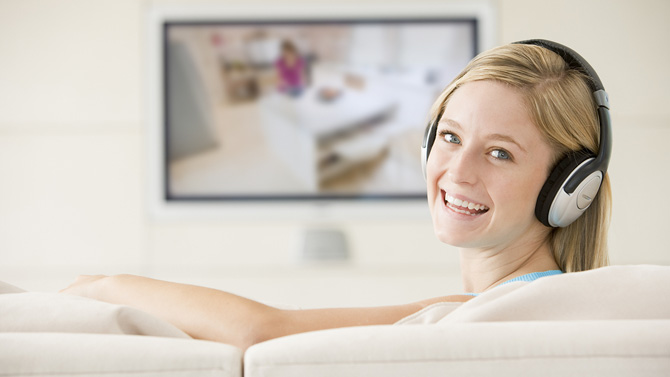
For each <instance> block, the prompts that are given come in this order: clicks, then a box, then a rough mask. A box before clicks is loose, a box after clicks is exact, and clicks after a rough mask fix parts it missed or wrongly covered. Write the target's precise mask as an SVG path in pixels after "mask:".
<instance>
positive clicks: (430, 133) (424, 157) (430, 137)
mask: <svg viewBox="0 0 670 377" xmlns="http://www.w3.org/2000/svg"><path fill="white" fill-rule="evenodd" d="M439 119H440V118H439V117H438V118H437V119H435V120H433V121H431V122H430V123H428V126H426V131H425V132H424V134H423V143H422V144H421V170H422V171H423V179H428V177H427V175H426V165H427V164H428V156H429V155H430V150H431V149H432V148H433V143H434V142H435V135H436V134H437V123H438V122H439Z"/></svg>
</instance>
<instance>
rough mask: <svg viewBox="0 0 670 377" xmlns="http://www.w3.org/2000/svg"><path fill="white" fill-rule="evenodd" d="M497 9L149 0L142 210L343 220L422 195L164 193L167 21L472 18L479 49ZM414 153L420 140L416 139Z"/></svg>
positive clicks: (406, 212)
mask: <svg viewBox="0 0 670 377" xmlns="http://www.w3.org/2000/svg"><path fill="white" fill-rule="evenodd" d="M495 15H496V12H495V7H494V5H493V4H492V2H490V1H488V0H480V1H477V0H475V1H445V2H439V3H438V2H429V3H421V2H418V3H414V2H413V3H411V4H410V3H385V4H380V3H377V4H375V3H363V4H361V3H358V4H325V3H320V2H318V3H291V2H281V3H276V2H270V1H268V2H267V3H264V4H261V3H257V2H255V3H253V4H249V5H243V4H223V3H190V2H189V3H178V4H175V3H172V4H161V3H154V4H151V5H150V6H149V8H148V9H147V12H146V29H147V30H146V35H147V38H146V45H145V49H144V51H145V52H146V56H145V60H146V64H145V67H144V69H145V72H144V76H145V101H146V106H145V111H146V114H145V121H146V123H147V127H146V132H145V138H146V150H147V156H146V167H147V171H146V175H145V177H146V179H147V182H146V183H147V184H146V187H147V195H146V199H147V203H148V207H149V213H150V215H151V216H152V217H153V218H156V219H176V220H252V221H256V220H263V221H277V220H283V221H286V220H293V221H302V222H304V221H307V222H310V223H314V222H317V223H321V222H332V221H342V220H346V219H352V218H355V219H389V218H395V217H398V216H400V217H402V218H417V219H418V218H425V217H426V216H427V213H428V212H427V208H428V207H427V203H426V200H425V198H377V199H352V198H347V199H341V198H337V199H335V198H326V199H324V198H306V199H292V200H291V199H282V200H268V199H267V198H264V199H262V200H253V199H247V200H243V201H240V200H230V201H224V200H211V199H210V200H207V199H203V200H179V201H175V200H169V198H168V195H167V194H166V191H165V190H166V173H165V172H166V167H165V163H166V160H165V143H164V140H165V129H164V121H165V119H164V113H165V107H164V106H165V103H164V97H163V96H164V88H165V82H164V80H165V75H164V62H163V60H164V54H165V50H164V48H165V44H164V36H163V33H164V27H165V25H166V23H215V22H217V21H221V20H226V21H237V22H241V21H245V22H273V21H274V22H286V21H303V22H304V21H313V22H326V21H332V20H351V21H357V20H379V21H392V20H407V19H412V20H421V19H426V20H435V19H475V20H476V21H477V22H476V28H477V30H476V36H477V41H476V43H477V47H478V51H477V52H481V51H484V50H486V49H489V48H491V47H493V46H495V45H496V32H495V31H496V17H495ZM417 153H419V146H418V145H417Z"/></svg>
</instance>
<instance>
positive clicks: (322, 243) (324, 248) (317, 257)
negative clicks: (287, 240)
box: [300, 229, 349, 262]
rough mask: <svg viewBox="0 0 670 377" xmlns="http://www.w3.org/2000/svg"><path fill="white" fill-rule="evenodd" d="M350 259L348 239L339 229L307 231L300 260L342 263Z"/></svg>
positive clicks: (304, 235)
mask: <svg viewBox="0 0 670 377" xmlns="http://www.w3.org/2000/svg"><path fill="white" fill-rule="evenodd" d="M348 259H349V248H348V245H347V237H346V235H345V234H344V232H342V231H341V230H339V229H307V230H306V231H305V232H304V234H303V239H302V247H301V249H300V260H301V261H304V262H340V261H346V260H348Z"/></svg>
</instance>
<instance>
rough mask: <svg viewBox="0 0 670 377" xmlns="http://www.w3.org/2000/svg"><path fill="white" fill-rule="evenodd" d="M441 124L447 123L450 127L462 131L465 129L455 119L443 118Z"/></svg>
mask: <svg viewBox="0 0 670 377" xmlns="http://www.w3.org/2000/svg"><path fill="white" fill-rule="evenodd" d="M439 123H446V124H447V125H448V126H450V127H454V128H458V129H461V130H462V129H463V127H461V125H460V124H459V123H458V122H457V121H455V120H453V119H448V118H442V119H440V122H439Z"/></svg>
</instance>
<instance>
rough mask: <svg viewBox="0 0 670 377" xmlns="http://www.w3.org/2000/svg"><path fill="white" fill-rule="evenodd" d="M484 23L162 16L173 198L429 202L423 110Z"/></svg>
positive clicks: (168, 186)
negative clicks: (171, 18) (172, 18)
mask: <svg viewBox="0 0 670 377" xmlns="http://www.w3.org/2000/svg"><path fill="white" fill-rule="evenodd" d="M477 30H478V29H477V19H476V18H448V17H442V18H436V19H426V18H420V19H403V18H394V19H350V20H342V19H334V20H327V19H319V20H315V21H309V20H304V19H302V20H241V19H239V18H236V19H231V20H225V19H220V20H219V19H217V20H216V21H205V22H203V21H185V22H184V21H172V22H166V23H165V24H164V25H163V28H162V43H163V60H162V64H163V73H164V78H163V79H164V80H163V82H164V91H163V95H164V97H163V105H164V106H163V112H164V113H163V127H164V129H163V131H164V132H163V135H164V143H165V144H164V148H163V152H164V153H163V154H164V156H163V158H164V164H163V166H164V169H165V171H164V174H163V177H164V182H163V184H164V194H165V200H167V201H171V202H179V201H194V200H212V201H243V200H260V201H262V200H284V199H286V200H315V199H317V200H318V199H328V200H333V199H335V200H337V199H347V200H352V199H353V200H359V199H360V200H370V199H373V200H374V199H403V198H407V199H413V198H425V182H424V179H423V176H422V172H421V161H420V153H419V151H420V145H421V139H422V137H423V132H424V129H425V126H426V122H427V121H428V113H429V110H430V107H431V106H432V104H433V101H434V100H435V98H436V97H437V95H438V94H439V93H440V92H441V91H442V89H444V87H445V86H446V85H447V84H448V83H449V82H450V81H451V80H452V79H453V78H454V77H455V76H456V75H457V74H458V73H459V72H460V71H461V70H462V69H463V67H465V65H466V64H467V62H468V61H469V60H470V59H472V58H473V57H474V56H475V54H476V53H477V52H478V43H477V41H478V37H477Z"/></svg>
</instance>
